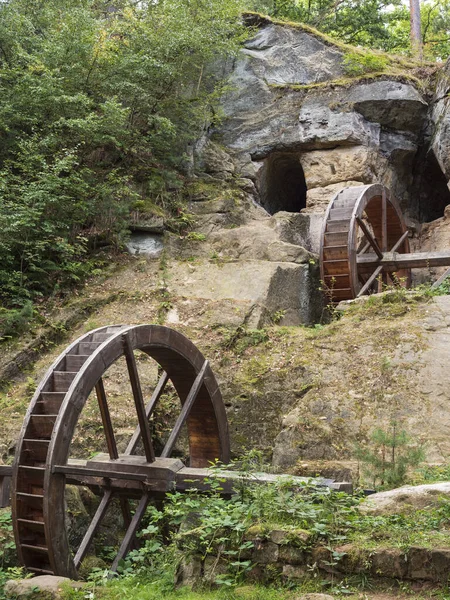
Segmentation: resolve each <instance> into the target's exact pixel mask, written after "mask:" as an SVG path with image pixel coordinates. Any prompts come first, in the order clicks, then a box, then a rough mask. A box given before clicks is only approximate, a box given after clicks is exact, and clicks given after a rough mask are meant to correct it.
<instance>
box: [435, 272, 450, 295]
mask: <svg viewBox="0 0 450 600" xmlns="http://www.w3.org/2000/svg"><path fill="white" fill-rule="evenodd" d="M447 277H450V269H447V271H445V273H444V274H443V275H441V276H440V277H439V279H438V280H437V281H435V282H434V283H433V285H432V286H431V289H432V290H435V289H436V288H437V287H439V286H440V285H441V283H442V282H443V281H445V280H446V279H447Z"/></svg>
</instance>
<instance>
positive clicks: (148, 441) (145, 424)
mask: <svg viewBox="0 0 450 600" xmlns="http://www.w3.org/2000/svg"><path fill="white" fill-rule="evenodd" d="M122 340H123V348H124V353H125V359H126V361H127V367H128V374H129V376H130V383H131V389H132V390H133V398H134V405H135V407H136V413H137V417H138V422H139V429H140V434H141V438H142V444H143V446H144V452H145V456H146V458H147V461H148V462H153V461H154V460H155V451H154V449H153V442H152V434H151V431H150V423H149V421H148V419H147V415H146V413H145V405H144V399H143V397H142V390H141V383H140V381H139V373H138V370H137V365H136V359H135V357H134V352H133V348H132V346H131V344H130V339H129V337H128V335H124V336H123V338H122Z"/></svg>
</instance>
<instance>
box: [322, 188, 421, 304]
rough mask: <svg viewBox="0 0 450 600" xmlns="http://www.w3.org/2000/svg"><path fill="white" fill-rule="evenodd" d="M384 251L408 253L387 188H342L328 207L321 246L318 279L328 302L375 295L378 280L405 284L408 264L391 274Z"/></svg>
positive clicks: (404, 230)
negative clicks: (327, 296)
mask: <svg viewBox="0 0 450 600" xmlns="http://www.w3.org/2000/svg"><path fill="white" fill-rule="evenodd" d="M388 252H390V253H394V252H396V253H398V254H406V253H409V242H408V231H407V228H406V225H405V222H404V219H403V215H402V213H401V210H400V208H399V206H398V204H397V202H396V200H395V199H394V198H393V197H392V196H391V194H390V193H389V190H388V189H387V188H385V187H384V186H382V185H379V184H373V185H364V186H356V187H348V188H345V189H343V190H341V191H340V192H339V193H338V194H337V195H336V196H335V197H334V198H333V200H332V201H331V202H330V204H329V205H328V209H327V211H326V213H325V219H324V222H323V226H322V237H321V245H320V269H321V279H322V281H323V284H324V287H325V290H326V291H327V292H328V294H329V295H331V297H332V300H333V301H334V302H339V301H340V300H350V299H351V298H356V297H357V296H360V295H362V294H364V293H367V292H370V291H376V290H378V289H379V287H380V281H379V280H378V278H380V279H381V281H382V282H384V283H386V284H387V283H394V282H395V283H396V284H398V285H402V286H405V287H406V286H409V284H410V281H411V270H410V268H409V267H408V266H404V267H403V266H400V268H395V267H394V270H393V269H392V265H387V264H384V263H382V262H380V261H381V259H383V255H384V254H385V253H388ZM364 259H369V261H371V262H363V261H364Z"/></svg>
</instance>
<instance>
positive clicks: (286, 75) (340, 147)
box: [197, 17, 445, 214]
mask: <svg viewBox="0 0 450 600" xmlns="http://www.w3.org/2000/svg"><path fill="white" fill-rule="evenodd" d="M249 19H250V21H252V19H253V21H252V24H255V22H256V23H257V24H258V26H259V30H258V32H257V33H256V35H255V36H254V37H253V38H252V39H250V40H249V41H248V42H247V43H246V44H245V48H244V49H243V50H242V52H241V53H240V56H239V58H238V60H237V62H236V64H235V66H234V69H233V70H232V72H231V75H230V82H229V90H230V91H229V92H228V93H227V94H226V96H225V97H224V98H223V102H222V107H223V112H224V115H225V120H224V122H223V123H222V124H221V126H220V128H219V129H217V130H216V131H215V132H213V138H214V139H215V140H220V142H221V144H222V146H221V149H222V151H225V152H226V154H225V155H224V154H221V157H222V161H223V173H222V176H226V174H227V173H228V174H230V173H231V172H232V168H231V167H230V164H231V163H232V164H234V165H235V169H236V172H240V173H241V174H242V175H244V176H245V177H249V178H250V179H252V180H253V182H254V183H255V185H256V187H257V189H258V192H259V196H260V197H259V199H258V197H257V196H256V198H257V199H258V200H259V201H260V202H261V204H262V205H263V206H264V207H265V208H266V210H267V211H268V212H269V213H271V214H273V213H275V212H278V211H279V210H287V211H290V212H298V211H299V210H301V209H306V210H307V211H311V209H312V210H313V211H315V210H317V211H318V212H321V211H323V210H324V206H325V205H326V204H328V202H329V201H330V199H331V198H332V197H333V195H334V194H335V192H336V190H337V189H341V188H342V187H345V186H346V185H348V182H352V183H372V182H374V181H379V182H381V183H384V184H386V185H388V187H390V188H391V190H392V191H393V193H394V195H396V196H397V198H398V199H400V200H401V201H402V203H403V206H404V207H405V208H407V206H408V200H409V195H410V190H409V188H410V185H411V182H412V167H413V159H414V157H415V155H416V153H417V150H418V147H419V144H420V143H421V138H420V135H421V132H422V131H423V130H424V127H425V124H426V120H427V109H428V104H427V101H426V99H425V98H424V96H423V94H422V93H421V92H420V91H419V90H418V88H417V87H416V86H415V85H414V84H413V83H411V81H412V80H408V79H407V78H406V76H405V78H404V79H403V80H401V81H400V80H398V77H394V76H389V75H383V76H379V77H378V78H377V79H375V80H374V79H367V80H364V79H363V78H361V77H360V78H354V79H353V80H352V79H349V78H348V76H346V71H345V56H346V53H347V52H348V48H345V47H341V46H339V45H337V44H333V43H331V42H330V40H329V39H328V38H325V37H324V36H321V35H320V34H318V33H314V32H313V31H311V30H309V29H307V28H304V27H302V26H300V25H299V26H291V25H288V24H280V23H275V22H272V21H270V20H269V19H261V18H258V19H256V17H249ZM346 77H347V78H346ZM204 144H205V142H204V141H202V142H201V144H200V146H204ZM206 149H207V151H206V153H204V154H203V155H202V152H201V151H200V152H199V153H198V156H199V158H198V161H197V168H200V169H201V168H202V164H204V163H205V161H206V163H208V157H209V155H210V150H209V147H208V146H206ZM444 153H445V150H444ZM202 156H204V158H202ZM275 160H276V161H278V163H279V166H278V167H277V168H275V166H274V164H273V163H274V161H275ZM202 161H203V163H202ZM230 161H231V163H230ZM283 162H284V165H283V164H282V163H283ZM295 164H296V165H297V167H296V166H295ZM215 165H216V166H215V167H214V168H215V172H217V168H218V165H217V161H215ZM208 169H209V170H208ZM205 170H206V171H207V172H210V170H211V169H210V167H209V166H208V167H207V168H206V169H205ZM301 177H302V178H303V184H304V187H305V190H307V193H306V197H303V198H302V199H297V204H296V203H295V202H296V200H295V199H293V194H294V195H295V193H294V192H292V194H291V195H290V194H288V193H285V192H281V193H282V195H284V198H282V199H280V198H279V197H278V198H275V197H274V198H273V199H272V200H271V199H270V198H267V197H266V196H267V194H269V195H270V194H272V192H271V190H272V189H274V188H277V189H278V190H280V189H281V188H282V187H283V185H285V183H286V180H289V179H291V180H292V182H293V184H295V187H296V189H297V193H298V190H299V188H301V185H302V184H301V183H300V181H299V180H300V178H301ZM272 195H273V196H276V195H277V194H276V193H273V194H272ZM278 195H279V194H278ZM317 198H320V202H317V200H316V199H317ZM283 203H284V206H283Z"/></svg>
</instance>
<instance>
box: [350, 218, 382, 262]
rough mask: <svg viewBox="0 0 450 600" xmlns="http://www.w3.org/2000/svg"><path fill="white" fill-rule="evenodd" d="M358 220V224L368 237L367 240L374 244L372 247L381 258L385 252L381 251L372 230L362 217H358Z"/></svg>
mask: <svg viewBox="0 0 450 600" xmlns="http://www.w3.org/2000/svg"><path fill="white" fill-rule="evenodd" d="M356 222H357V223H358V225H359V226H360V227H361V229H362V230H363V233H364V235H365V236H366V238H367V242H368V243H369V244H370V245H371V246H372V248H373V249H374V250H375V254H376V255H377V256H378V257H379V258H383V252H382V251H381V249H380V247H379V245H378V244H377V241H376V240H375V239H374V237H373V236H372V234H371V233H370V231H369V230H368V229H367V227H366V224H365V223H364V221H363V220H362V219H360V218H359V217H356Z"/></svg>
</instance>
